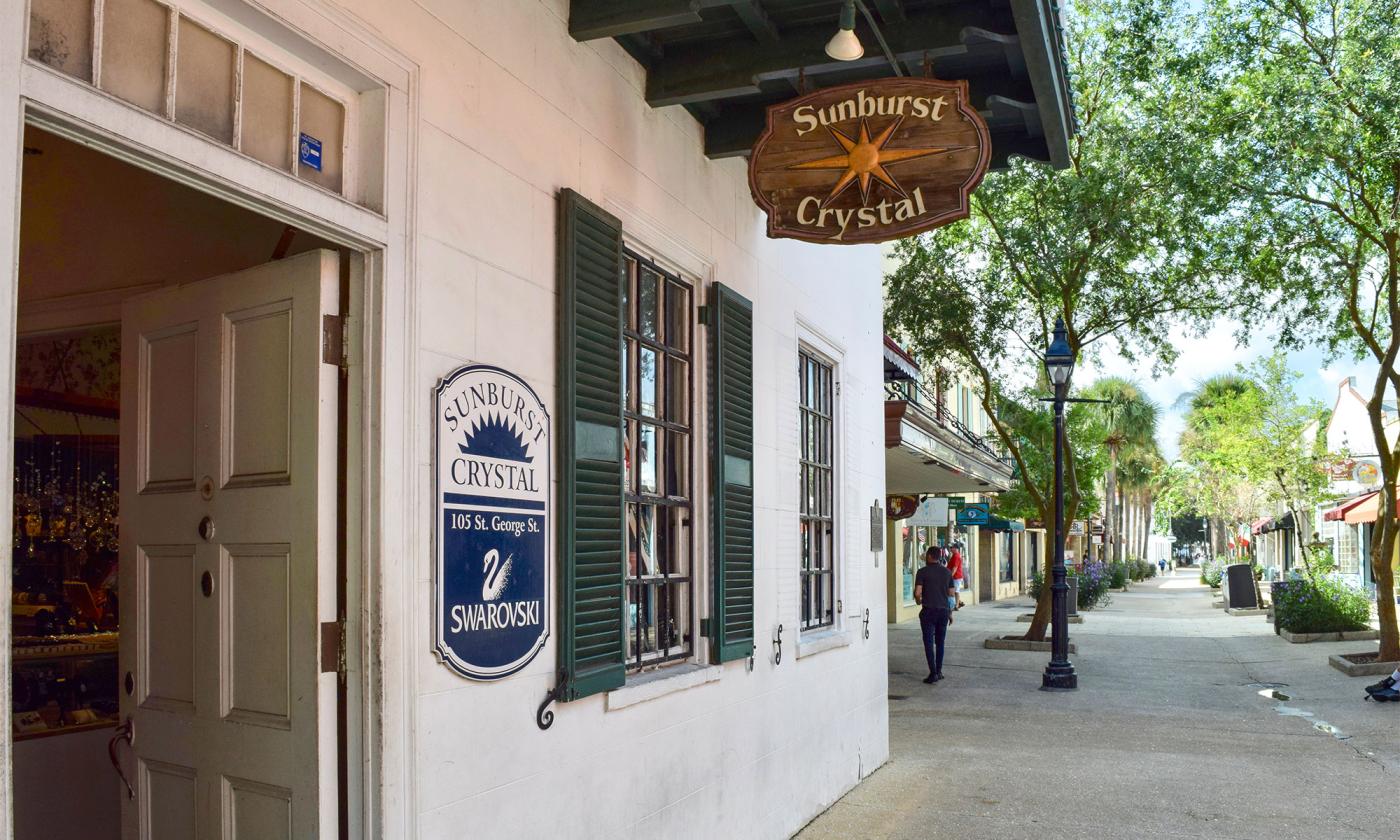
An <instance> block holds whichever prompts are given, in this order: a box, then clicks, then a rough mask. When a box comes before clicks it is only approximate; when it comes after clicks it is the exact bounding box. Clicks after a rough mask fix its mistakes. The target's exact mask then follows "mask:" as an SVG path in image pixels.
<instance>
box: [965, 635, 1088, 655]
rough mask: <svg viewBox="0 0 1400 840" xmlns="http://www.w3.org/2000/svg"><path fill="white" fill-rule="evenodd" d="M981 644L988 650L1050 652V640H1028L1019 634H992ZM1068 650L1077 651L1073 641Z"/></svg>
mask: <svg viewBox="0 0 1400 840" xmlns="http://www.w3.org/2000/svg"><path fill="white" fill-rule="evenodd" d="M982 646H983V647H985V648H988V649H990V650H1034V651H1039V652H1041V653H1049V652H1050V640H1048V639H1047V640H1045V641H1043V642H1028V641H1026V640H1025V639H1022V638H1020V637H1019V636H993V637H991V638H990V639H987V640H986V641H984V642H983V643H982ZM1069 652H1070V653H1078V652H1079V649H1078V648H1076V647H1075V646H1074V642H1070V643H1069Z"/></svg>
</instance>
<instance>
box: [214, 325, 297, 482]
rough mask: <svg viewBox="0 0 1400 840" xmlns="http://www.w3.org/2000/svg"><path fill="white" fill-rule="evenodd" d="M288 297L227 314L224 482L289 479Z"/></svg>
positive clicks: (289, 343) (289, 374) (289, 371)
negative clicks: (225, 466) (227, 364)
mask: <svg viewBox="0 0 1400 840" xmlns="http://www.w3.org/2000/svg"><path fill="white" fill-rule="evenodd" d="M290 304H291V301H278V302H276V303H274V304H271V305H269V306H260V307H256V308H254V309H252V310H248V311H244V312H240V313H237V314H235V315H230V316H229V318H228V324H227V327H226V329H227V335H228V347H227V354H228V356H227V358H228V363H229V376H228V379H227V382H226V384H227V388H228V394H227V395H226V399H225V400H224V409H225V411H226V415H225V419H226V422H227V429H228V432H227V434H226V435H225V438H224V440H225V443H226V445H227V450H228V451H227V452H226V453H225V463H226V464H227V467H228V474H227V478H226V479H225V480H224V486H226V487H233V486H250V485H258V484H286V483H287V482H289V481H290V480H291V474H290V469H291V462H290V451H291V434H292V414H291V406H292V392H291V384H292V383H291V379H292V378H291V366H292V344H291V339H292V311H291V306H290Z"/></svg>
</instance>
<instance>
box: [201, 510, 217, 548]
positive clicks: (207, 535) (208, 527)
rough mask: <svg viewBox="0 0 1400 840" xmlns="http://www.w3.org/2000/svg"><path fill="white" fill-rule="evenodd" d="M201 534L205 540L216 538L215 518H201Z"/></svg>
mask: <svg viewBox="0 0 1400 840" xmlns="http://www.w3.org/2000/svg"><path fill="white" fill-rule="evenodd" d="M199 536H200V538H201V539H203V540H204V541H205V542H209V541H210V540H212V539H214V520H212V519H210V518H209V517H207V516H206V517H204V518H203V519H201V520H199Z"/></svg>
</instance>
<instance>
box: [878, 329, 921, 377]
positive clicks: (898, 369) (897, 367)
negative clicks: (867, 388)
mask: <svg viewBox="0 0 1400 840" xmlns="http://www.w3.org/2000/svg"><path fill="white" fill-rule="evenodd" d="M918 378H919V363H918V362H916V361H914V357H913V356H911V355H909V353H908V352H907V351H905V349H904V348H903V347H900V346H899V344H898V343H897V342H895V340H894V339H893V338H890V337H889V336H885V381H886V382H894V381H898V380H901V379H905V380H908V379H914V380H917V379H918Z"/></svg>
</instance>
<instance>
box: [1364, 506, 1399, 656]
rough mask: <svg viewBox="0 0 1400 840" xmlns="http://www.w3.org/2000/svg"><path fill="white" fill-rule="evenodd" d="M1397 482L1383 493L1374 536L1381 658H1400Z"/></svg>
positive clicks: (1373, 553)
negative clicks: (1396, 576)
mask: <svg viewBox="0 0 1400 840" xmlns="http://www.w3.org/2000/svg"><path fill="white" fill-rule="evenodd" d="M1395 495H1396V494H1395V484H1394V483H1393V482H1392V483H1391V484H1389V485H1388V486H1387V487H1386V488H1385V489H1382V490H1381V495H1380V504H1381V507H1380V514H1379V515H1378V516H1377V517H1376V526H1377V527H1378V528H1380V539H1372V540H1371V571H1372V573H1373V574H1374V575H1375V578H1376V615H1377V617H1378V618H1379V619H1380V625H1381V650H1380V656H1379V661H1381V662H1394V661H1396V660H1400V634H1397V632H1396V629H1397V625H1396V616H1395V546H1396V542H1397V539H1400V533H1397V532H1400V520H1398V519H1397V518H1396V515H1395Z"/></svg>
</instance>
